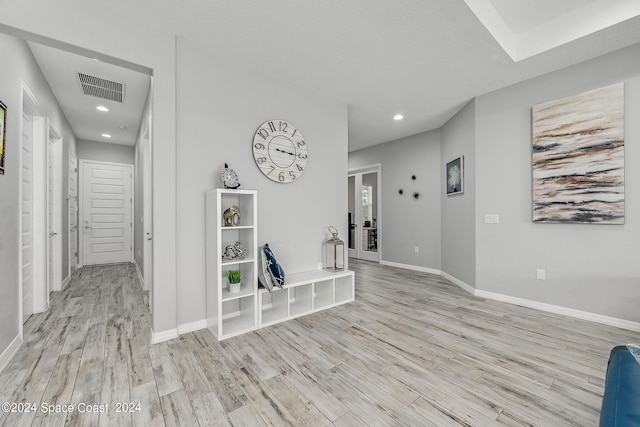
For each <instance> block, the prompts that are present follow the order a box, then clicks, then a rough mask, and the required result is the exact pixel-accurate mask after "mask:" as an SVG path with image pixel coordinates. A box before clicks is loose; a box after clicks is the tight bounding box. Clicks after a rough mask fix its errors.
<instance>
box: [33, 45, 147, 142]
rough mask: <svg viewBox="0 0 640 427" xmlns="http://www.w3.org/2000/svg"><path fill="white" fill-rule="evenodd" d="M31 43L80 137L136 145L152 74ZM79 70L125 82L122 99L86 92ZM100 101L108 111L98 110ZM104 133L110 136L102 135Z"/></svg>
mask: <svg viewBox="0 0 640 427" xmlns="http://www.w3.org/2000/svg"><path fill="white" fill-rule="evenodd" d="M28 44H29V47H30V48H31V52H32V53H33V56H34V57H35V58H36V61H37V62H38V65H39V66H40V69H41V70H42V72H43V74H44V76H45V78H46V79H47V82H48V83H49V86H51V90H52V91H53V93H54V95H55V97H56V99H57V100H58V103H59V104H60V106H61V107H62V110H63V111H64V114H65V116H66V117H67V120H69V123H70V124H71V127H72V128H73V132H74V133H75V135H76V137H77V138H79V139H84V140H88V141H100V142H108V143H113V144H122V145H135V143H136V139H137V136H138V131H139V129H140V121H141V119H142V111H143V109H144V106H145V101H146V98H147V93H148V90H149V84H150V81H151V77H150V76H149V75H147V74H143V73H140V72H137V71H132V70H129V69H127V68H123V67H119V66H116V65H111V64H108V63H106V62H101V61H98V60H96V59H92V58H88V57H86V56H82V55H77V54H74V53H70V52H66V51H63V50H59V49H55V48H52V47H47V46H43V45H41V44H38V43H33V42H28ZM78 73H84V74H88V75H91V76H95V77H99V78H101V79H105V80H109V81H113V82H117V83H122V84H123V85H124V90H123V92H124V96H123V102H122V103H120V102H116V101H112V100H105V99H102V98H98V97H95V96H91V95H85V94H84V93H83V91H82V89H81V85H80V81H79V80H78V76H77V74H78ZM98 105H102V106H105V107H107V108H108V109H109V111H108V112H101V111H98V110H96V107H97V106H98ZM103 133H106V134H108V135H111V138H105V137H103V136H102V134H103Z"/></svg>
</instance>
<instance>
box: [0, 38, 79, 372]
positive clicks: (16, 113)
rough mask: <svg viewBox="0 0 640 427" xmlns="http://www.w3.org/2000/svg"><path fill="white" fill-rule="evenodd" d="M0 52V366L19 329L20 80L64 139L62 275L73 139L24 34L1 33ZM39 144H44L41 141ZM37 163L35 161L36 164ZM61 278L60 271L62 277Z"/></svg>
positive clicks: (65, 261) (65, 259)
mask: <svg viewBox="0 0 640 427" xmlns="http://www.w3.org/2000/svg"><path fill="white" fill-rule="evenodd" d="M0 52H2V55H3V58H5V60H7V59H8V58H10V62H11V65H10V66H9V65H8V63H7V62H6V61H5V66H3V67H0V100H2V102H4V104H5V105H6V106H7V141H6V156H5V174H4V175H0V368H2V365H3V362H4V360H3V357H4V356H5V354H6V353H5V351H6V350H7V349H8V351H9V352H10V351H11V348H10V346H11V345H12V343H14V342H15V339H16V337H17V336H18V334H19V332H20V320H19V319H18V317H19V313H18V311H19V307H20V306H21V304H22V296H21V295H20V294H19V288H18V287H19V280H20V274H19V272H20V268H19V265H20V251H21V248H20V246H19V242H20V233H21V228H20V170H21V168H22V166H21V163H20V156H21V150H22V148H21V146H20V143H21V137H20V112H21V110H22V106H21V98H20V97H21V82H24V83H25V84H26V86H27V87H28V88H29V89H30V90H31V92H32V93H33V95H34V96H35V98H36V99H37V101H38V103H39V107H40V109H41V111H42V113H43V114H45V115H47V116H48V117H49V119H50V121H51V123H52V124H53V125H55V126H56V127H57V129H58V130H59V131H60V132H61V134H62V136H63V139H62V144H63V149H62V172H63V174H62V175H63V183H62V185H63V191H62V194H60V198H61V200H60V203H62V207H63V210H62V215H63V221H62V223H63V229H62V236H63V239H62V240H63V242H64V244H63V253H62V261H63V266H62V274H63V276H65V277H66V275H67V273H68V269H69V251H68V247H69V246H68V235H69V234H68V223H67V221H66V220H64V219H66V218H67V215H68V210H67V203H66V195H67V192H68V182H69V180H68V169H69V152H72V153H75V144H76V140H75V137H74V135H73V131H72V130H71V127H70V125H69V124H68V122H67V120H66V118H65V116H64V114H63V113H62V110H61V109H60V106H59V105H58V102H57V100H56V99H55V97H54V96H53V93H52V92H51V89H50V88H49V85H48V83H47V81H46V80H45V78H44V76H43V75H42V73H41V72H40V68H39V67H38V65H37V63H36V61H35V59H34V58H33V56H32V54H31V50H30V49H29V47H28V45H27V43H26V42H25V41H24V40H20V39H18V38H15V37H12V36H8V35H5V34H2V33H0ZM43 149H44V147H43ZM36 167H38V166H37V165H36ZM63 278H64V277H63Z"/></svg>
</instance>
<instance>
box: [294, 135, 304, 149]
mask: <svg viewBox="0 0 640 427" xmlns="http://www.w3.org/2000/svg"><path fill="white" fill-rule="evenodd" d="M291 136H293V135H291ZM305 145H307V143H306V142H304V141H302V140H301V141H298V147H304V146H305Z"/></svg>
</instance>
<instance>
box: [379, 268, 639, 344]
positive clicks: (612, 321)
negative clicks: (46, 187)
mask: <svg viewBox="0 0 640 427" xmlns="http://www.w3.org/2000/svg"><path fill="white" fill-rule="evenodd" d="M380 264H383V265H389V266H392V267H398V268H404V269H407V270H414V271H422V272H425V273H432V274H438V275H440V276H442V277H444V278H445V279H447V280H448V281H450V282H451V283H453V284H454V285H456V286H458V287H460V288H462V289H463V290H465V291H466V292H468V293H470V294H471V295H475V296H477V297H479V298H486V299H491V300H495V301H502V302H506V303H509V304H515V305H521V306H523V307H528V308H534V309H536V310H540V311H546V312H548V313H555V314H561V315H563V316H568V317H573V318H575V319H581V320H587V321H590V322H595V323H601V324H603V325H608V326H613V327H616V328H621V329H627V330H630V331H635V332H640V322H633V321H631V320H625V319H619V318H617V317H610V316H604V315H602V314H597V313H591V312H588V311H581V310H576V309H573V308H568V307H562V306H559V305H553V304H547V303H543V302H539V301H533V300H528V299H524V298H518V297H513V296H509V295H503V294H498V293H494V292H489V291H483V290H481V289H476V288H474V287H473V286H471V285H469V284H467V283H465V282H463V281H462V280H460V279H457V278H456V277H454V276H452V275H450V274H449V273H447V272H445V271H441V270H435V269H432V268H424V267H418V266H415V265H407V264H400V263H396V262H389V261H380Z"/></svg>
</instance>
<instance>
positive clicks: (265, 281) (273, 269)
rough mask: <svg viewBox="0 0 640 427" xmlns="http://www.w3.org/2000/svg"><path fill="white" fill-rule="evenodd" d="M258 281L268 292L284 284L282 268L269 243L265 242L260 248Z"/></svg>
mask: <svg viewBox="0 0 640 427" xmlns="http://www.w3.org/2000/svg"><path fill="white" fill-rule="evenodd" d="M258 281H259V282H260V283H261V284H262V286H264V287H265V288H266V289H267V290H268V291H269V292H271V291H272V290H273V289H280V288H282V286H283V285H284V270H283V269H282V266H281V265H280V264H278V261H277V260H276V257H275V255H274V254H273V251H271V248H269V244H268V243H265V244H264V246H263V247H262V248H260V265H259V267H258Z"/></svg>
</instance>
